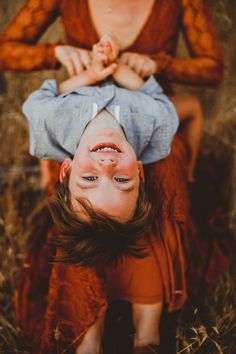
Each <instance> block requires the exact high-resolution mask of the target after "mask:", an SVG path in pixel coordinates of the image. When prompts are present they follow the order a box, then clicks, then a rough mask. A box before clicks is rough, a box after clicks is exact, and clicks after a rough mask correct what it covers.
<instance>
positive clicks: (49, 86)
mask: <svg viewBox="0 0 236 354" xmlns="http://www.w3.org/2000/svg"><path fill="white" fill-rule="evenodd" d="M40 90H42V91H48V93H50V96H52V97H56V96H58V95H59V93H58V89H57V81H56V80H45V81H44V82H43V84H42V86H41V87H40Z"/></svg>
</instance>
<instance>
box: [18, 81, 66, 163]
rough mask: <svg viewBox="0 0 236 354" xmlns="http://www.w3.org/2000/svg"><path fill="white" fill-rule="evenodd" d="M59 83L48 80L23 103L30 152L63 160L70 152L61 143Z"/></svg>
mask: <svg viewBox="0 0 236 354" xmlns="http://www.w3.org/2000/svg"><path fill="white" fill-rule="evenodd" d="M57 96H58V91H57V83H56V81H55V80H47V81H45V82H44V83H43V85H42V86H41V87H40V89H39V90H37V91H35V92H33V93H32V94H31V95H30V96H29V97H28V99H27V100H26V101H25V103H24V104H23V107H22V110H23V113H24V115H25V116H26V118H27V120H28V123H29V132H30V154H31V155H33V156H36V157H38V158H40V159H48V160H58V161H63V160H64V159H65V158H66V157H68V153H67V154H66V152H65V151H63V149H62V148H61V146H60V145H59V143H58V141H57V138H56V131H57V115H56V107H57Z"/></svg>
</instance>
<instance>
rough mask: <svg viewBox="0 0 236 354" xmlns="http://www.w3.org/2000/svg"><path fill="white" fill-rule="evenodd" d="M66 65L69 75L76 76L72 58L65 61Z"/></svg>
mask: <svg viewBox="0 0 236 354" xmlns="http://www.w3.org/2000/svg"><path fill="white" fill-rule="evenodd" d="M64 66H65V67H66V70H67V72H68V75H69V76H70V77H73V76H75V68H74V65H73V62H72V60H71V59H70V58H68V59H66V60H65V61H64Z"/></svg>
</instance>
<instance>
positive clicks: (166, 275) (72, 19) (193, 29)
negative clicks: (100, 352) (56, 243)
mask: <svg viewBox="0 0 236 354" xmlns="http://www.w3.org/2000/svg"><path fill="white" fill-rule="evenodd" d="M58 16H61V17H62V21H63V23H64V28H65V33H66V35H67V39H68V43H70V44H71V45H74V46H78V47H81V48H85V49H91V47H92V45H93V44H94V43H96V42H97V41H98V39H99V38H98V34H97V32H96V30H95V28H94V26H93V22H92V19H91V17H90V13H89V8H88V4H87V1H84V0H69V1H68V0H28V1H27V2H26V4H25V6H24V7H23V8H22V9H21V10H20V11H19V13H18V14H17V15H16V16H15V17H14V19H13V20H12V21H11V23H10V24H9V25H8V27H7V28H6V29H5V31H4V33H2V35H1V37H0V70H1V71H4V70H13V71H19V72H22V71H23V72H27V71H28V72H29V71H32V70H44V69H54V68H55V69H56V68H57V67H58V66H59V63H58V62H57V60H56V58H55V56H54V45H51V44H41V45H36V43H37V41H38V40H39V38H40V36H41V35H42V33H43V32H44V31H45V30H46V28H48V26H49V25H50V24H51V23H52V22H53V21H54V20H55V19H56V18H57V17H58ZM181 29H182V30H183V34H184V37H185V40H186V42H187V45H188V48H189V53H190V58H187V59H183V58H176V57H175V50H176V45H177V38H178V34H179V32H180V30H181ZM126 50H128V51H135V52H139V53H144V54H147V55H150V56H151V57H152V58H153V59H155V60H156V61H157V68H158V73H157V78H158V80H159V81H160V82H161V83H162V84H163V85H164V87H165V88H166V90H167V91H168V90H169V92H170V90H171V87H170V82H172V81H173V82H179V83H191V84H195V85H196V84H197V85H205V84H216V83H218V82H219V81H220V80H221V78H222V72H223V60H222V52H221V47H220V44H219V41H218V39H217V35H216V32H215V29H214V27H213V25H212V21H211V16H210V14H209V10H208V8H207V5H206V4H205V1H203V0H169V1H166V0H156V1H155V3H154V6H153V10H152V13H151V14H150V16H149V18H148V19H147V21H146V23H145V25H144V26H143V28H142V30H141V32H140V33H139V35H138V36H137V38H136V40H135V41H134V43H133V44H132V46H130V47H129V48H127V49H126ZM187 160H188V154H187V149H186V146H185V145H184V142H183V141H181V140H180V138H178V137H176V139H175V141H174V143H173V146H172V152H171V155H170V156H169V157H168V158H166V159H164V160H162V161H160V162H158V163H154V164H152V165H150V166H148V167H147V168H146V171H145V173H146V181H148V183H147V193H148V195H149V197H150V199H151V200H152V202H153V205H154V207H155V210H156V214H155V215H156V218H155V226H154V228H153V230H152V232H151V233H150V234H149V235H146V237H147V239H148V240H149V241H150V242H149V247H150V254H151V256H150V257H147V258H146V259H144V260H142V261H136V260H131V259H124V261H123V263H121V264H119V265H117V266H114V267H111V268H108V269H105V271H104V270H101V272H102V273H103V276H101V273H100V271H98V270H97V269H96V270H95V269H93V268H91V269H80V268H75V267H72V266H64V265H56V266H53V267H52V266H51V265H49V262H48V260H49V259H50V254H51V250H50V249H49V247H48V246H47V244H46V238H48V237H53V233H54V230H53V229H52V228H51V229H50V230H49V231H48V224H47V223H46V222H45V224H44V225H43V226H42V228H41V229H40V230H39V232H38V233H37V234H36V235H34V237H33V240H32V242H31V245H30V247H29V250H28V253H27V255H26V259H25V263H24V265H25V267H24V269H23V273H22V276H21V279H20V286H19V291H18V301H17V311H16V312H17V318H18V323H19V325H20V326H21V328H22V329H23V330H24V331H25V333H26V334H27V336H28V337H29V338H30V340H31V342H32V345H33V348H34V352H35V353H36V352H39V351H40V350H41V352H42V353H46V352H47V353H49V352H50V353H52V352H57V351H56V349H55V348H59V349H57V350H63V349H65V348H67V347H68V346H69V347H68V351H66V352H68V353H69V352H70V350H72V352H73V348H76V347H77V346H78V343H79V341H80V340H81V338H82V334H83V333H84V331H85V330H86V328H88V326H89V325H91V323H93V322H94V320H95V319H96V318H97V317H98V316H102V315H103V314H104V312H105V310H106V307H107V296H109V297H112V298H123V299H125V300H129V301H131V302H140V303H153V302H157V301H165V302H166V303H167V306H168V309H169V311H172V310H175V309H178V308H180V307H181V306H182V305H183V303H184V301H185V299H186V281H185V278H186V277H185V273H186V259H188V257H189V258H193V253H192V247H191V240H193V239H194V240H195V239H196V238H194V236H191V235H194V234H195V235H196V229H195V227H194V226H193V223H192V221H191V220H190V218H189V216H188V215H189V199H188V192H187V189H188V187H187V182H186V170H185V166H186V164H187ZM57 168H58V165H57V164H56V163H52V164H51V171H52V176H55V175H56V172H57ZM53 180H54V178H52V181H53ZM193 244H194V245H196V241H194V242H193ZM139 262H140V263H139ZM187 263H188V262H187ZM195 266H196V263H192V268H193V267H195ZM188 269H189V271H190V272H191V264H189V265H188ZM134 270H135V271H134ZM194 270H195V271H196V268H195V269H194ZM202 270H203V269H199V272H200V273H201V271H202ZM134 274H135V276H134ZM147 275H148V276H147ZM111 279H112V280H111ZM36 333H37V335H35V334H36ZM70 344H71V345H70ZM40 348H41V349H40ZM59 352H60V351H59Z"/></svg>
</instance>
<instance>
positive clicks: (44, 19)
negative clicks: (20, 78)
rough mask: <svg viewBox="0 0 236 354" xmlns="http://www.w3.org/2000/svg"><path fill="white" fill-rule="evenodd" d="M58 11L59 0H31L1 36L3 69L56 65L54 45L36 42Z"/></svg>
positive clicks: (35, 68)
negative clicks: (37, 43)
mask: <svg viewBox="0 0 236 354" xmlns="http://www.w3.org/2000/svg"><path fill="white" fill-rule="evenodd" d="M58 14H59V13H58V0H28V1H27V2H26V4H25V5H24V6H23V7H22V9H21V10H20V11H19V12H18V13H17V15H16V16H15V17H14V18H13V20H12V21H11V22H10V24H9V25H8V26H7V28H6V29H5V31H4V32H3V33H2V34H1V35H0V71H4V70H14V71H24V72H26V71H31V70H41V69H51V68H55V67H56V65H57V63H58V61H57V59H56V57H55V55H54V45H48V44H44V45H37V46H35V45H34V44H35V43H36V42H37V41H38V40H39V38H40V37H41V35H42V34H43V32H44V31H45V30H46V28H47V27H48V26H49V25H50V24H51V23H52V22H53V21H54V20H55V19H56V17H57V16H58Z"/></svg>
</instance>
